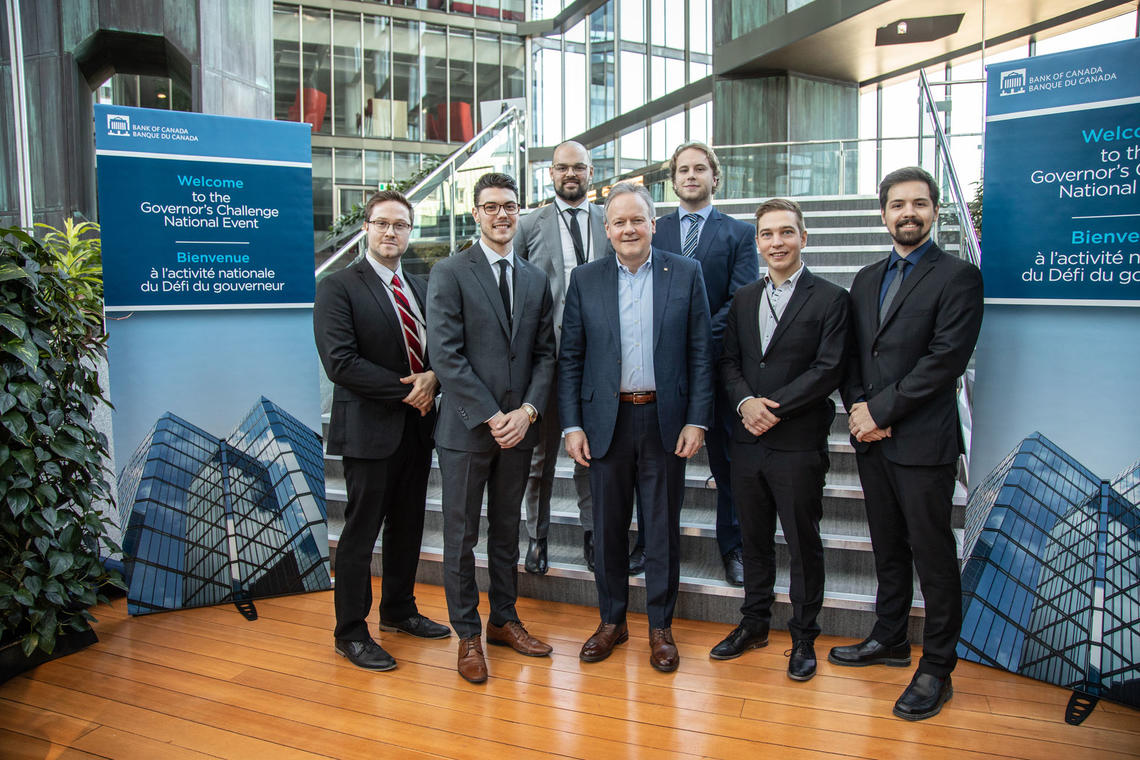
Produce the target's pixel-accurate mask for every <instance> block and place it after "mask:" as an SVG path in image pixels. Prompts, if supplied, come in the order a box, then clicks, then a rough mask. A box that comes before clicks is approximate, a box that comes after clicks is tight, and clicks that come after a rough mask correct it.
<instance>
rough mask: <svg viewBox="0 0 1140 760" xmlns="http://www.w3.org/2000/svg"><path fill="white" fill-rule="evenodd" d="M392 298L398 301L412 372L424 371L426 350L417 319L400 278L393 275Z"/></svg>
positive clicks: (397, 305)
mask: <svg viewBox="0 0 1140 760" xmlns="http://www.w3.org/2000/svg"><path fill="white" fill-rule="evenodd" d="M392 296H393V297H395V299H396V307H397V309H396V311H398V312H400V323H401V324H402V325H403V326H404V343H405V344H407V346H408V364H409V365H411V367H412V372H413V373H416V372H423V371H424V349H423V344H421V343H420V331H419V328H418V327H417V326H416V318H415V317H414V316H412V305H411V304H410V303H408V297H407V296H405V295H404V291H403V289H402V286H401V285H400V276H399V275H396V274H394V275H392Z"/></svg>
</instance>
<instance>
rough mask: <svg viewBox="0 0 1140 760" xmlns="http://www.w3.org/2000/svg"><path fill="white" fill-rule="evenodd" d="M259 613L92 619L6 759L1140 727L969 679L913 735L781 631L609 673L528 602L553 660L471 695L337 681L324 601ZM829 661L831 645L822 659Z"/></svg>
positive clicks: (448, 672)
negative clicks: (722, 658)
mask: <svg viewBox="0 0 1140 760" xmlns="http://www.w3.org/2000/svg"><path fill="white" fill-rule="evenodd" d="M375 590H376V593H377V594H378V593H379V584H378V583H377V585H376V589H375ZM419 603H420V609H421V611H422V612H424V613H425V614H427V615H428V616H429V617H432V618H434V619H436V620H440V621H446V618H447V615H446V611H445V604H444V599H443V591H442V589H441V588H438V587H433V586H421V587H419ZM257 608H258V611H259V613H260V618H259V619H258V620H257V621H256V622H252V623H250V622H246V621H245V620H244V619H243V618H242V617H241V616H240V615H239V614H238V613H237V611H236V610H234V609H233V608H232V607H211V608H205V609H197V610H189V611H185V612H173V613H166V614H158V615H150V616H146V617H139V618H130V617H128V616H127V614H126V603H125V601H124V600H119V601H117V602H115V603H114V604H112V605H110V606H109V607H100V608H98V609H97V610H95V612H96V614H97V616H98V618H99V623H98V624H97V626H96V629H97V631H98V634H99V639H100V641H99V643H98V644H96V645H95V646H93V647H91V648H90V649H87V650H85V651H83V652H80V653H78V654H75V655H72V656H70V657H66V658H63V659H60V660H56V661H55V662H51V663H48V664H46V665H42V666H40V667H39V668H37V669H36V670H34V671H31V672H29V673H27V674H25V676H24V677H19V678H15V679H13V680H11V681H9V682H8V683H6V684H4V685H2V686H0V757H3V758H5V759H7V758H25V757H28V758H76V757H113V758H147V759H148V760H149V759H151V758H183V757H186V758H189V757H223V758H274V759H276V758H312V757H335V758H364V759H366V760H388V759H389V758H404V757H412V758H415V757H447V758H495V760H516V759H517V758H518V759H525V758H547V757H574V758H605V759H606V760H609V759H610V758H624V757H635V758H636V757H653V758H693V757H710V758H712V757H715V758H729V759H731V760H745V759H748V760H751V758H826V757H876V758H898V759H899V760H904V759H907V760H909V759H911V758H922V759H923V760H926V759H927V758H942V757H983V756H985V757H1018V758H1047V759H1048V760H1053V759H1055V758H1062V760H1072V759H1074V758H1084V757H1087V758H1098V760H1104V759H1105V758H1109V757H1140V713H1138V712H1136V711H1134V710H1130V709H1128V708H1124V707H1120V706H1117V705H1113V704H1110V703H1103V702H1102V703H1101V704H1100V705H1099V706H1098V707H1097V709H1096V711H1095V712H1094V713H1093V715H1092V716H1090V717H1089V718H1088V720H1087V721H1086V722H1085V724H1084V725H1083V726H1079V727H1074V726H1069V725H1067V724H1066V723H1065V722H1064V720H1063V709H1064V706H1065V703H1066V702H1067V700H1068V692H1066V691H1064V690H1062V689H1058V688H1054V687H1051V686H1047V685H1045V684H1042V683H1040V682H1037V681H1032V680H1029V679H1025V678H1020V677H1018V676H1013V675H1009V674H1006V673H1002V672H1000V671H996V670H991V669H989V668H985V667H982V666H979V665H974V664H972V663H962V664H961V665H960V666H959V668H958V669H957V671H955V673H954V687H955V695H954V698H953V700H951V702H950V703H949V704H948V705H947V706H946V707H945V708H944V709H943V711H942V713H941V714H940V715H938V716H937V717H935V718H933V719H931V720H928V721H925V722H922V723H907V722H905V721H902V720H899V719H897V718H894V717H892V716H891V714H890V710H891V705H892V703H893V701H894V699H895V698H896V697H897V696H898V695H899V693H900V692H901V691H902V689H903V687H904V686H905V684H906V683H907V681H908V680H909V678H910V670H909V669H902V668H885V667H873V668H836V667H832V666H831V665H829V664H828V663H827V662H826V660H824V661H823V662H822V663H821V664H820V667H819V674H818V675H817V676H816V677H815V678H814V679H813V680H811V681H809V682H807V683H803V684H800V683H795V682H792V681H790V680H788V678H787V677H786V675H785V673H784V669H785V667H786V663H787V660H786V658H785V657H784V651H785V650H786V649H787V648H788V646H789V640H788V634H787V632H786V631H778V632H774V633H773V636H772V641H771V643H770V645H769V646H768V647H767V648H766V649H761V650H756V651H753V652H750V653H748V654H746V655H745V656H744V657H742V658H740V659H738V660H735V661H731V662H715V661H712V660H710V659H709V657H708V651H709V649H710V648H711V647H712V646H713V645H714V644H715V643H716V642H717V641H719V640H720V638H721V637H722V636H723V635H724V634H725V633H726V632H727V626H724V625H718V624H713V623H704V622H692V621H683V620H678V621H675V623H674V627H673V632H674V635H675V638H676V639H677V642H678V645H679V647H680V651H681V667H680V670H678V671H677V672H676V673H673V674H670V675H663V674H661V673H658V672H656V671H654V670H653V669H652V668H651V667H650V665H649V662H648V642H647V635H646V630H645V626H646V622H645V618H644V616H634V617H633V618H631V620H630V624H631V625H630V627H631V634H632V638H631V639H630V641H629V642H628V643H627V644H625V645H623V646H621V647H619V648H618V649H617V651H616V652H615V654H614V655H613V656H612V657H610V658H609V659H608V660H606V661H604V662H601V663H595V664H586V663H582V662H579V660H578V649H579V647H580V646H581V644H582V642H583V640H585V638H586V637H587V636H589V634H591V633H592V632H593V630H594V627H595V625H596V623H597V612H596V610H594V609H592V608H586V607H578V606H574V605H569V604H554V603H549V602H540V601H536V600H531V599H520V600H519V614H520V616H521V617H522V619H523V622H524V623H526V624H527V627H528V629H529V630H530V631H531V633H533V634H535V635H537V636H538V637H539V638H542V639H544V640H546V641H548V642H550V643H551V644H553V646H554V655H553V657H551V658H528V657H523V656H521V655H518V654H516V653H515V652H513V651H510V650H507V649H503V648H499V647H490V648H489V649H488V652H487V654H488V665H489V669H490V671H491V679H490V680H489V681H488V682H487V683H485V684H482V685H479V686H475V685H472V684H469V683H467V682H466V681H464V680H463V679H462V678H460V676H459V675H458V674H457V673H456V671H455V657H456V655H455V649H456V640H455V639H454V638H451V639H448V640H442V641H421V640H418V639H414V638H411V637H409V636H405V635H403V634H399V635H395V634H384V635H383V638H382V639H381V642H382V644H383V645H384V647H385V648H386V649H388V651H390V652H391V653H392V654H393V655H394V656H395V657H396V659H397V660H398V661H399V663H400V665H399V667H398V668H397V669H396V670H394V671H391V672H388V673H370V672H366V671H363V670H359V669H357V668H355V667H353V666H352V665H350V664H348V662H347V661H346V660H344V659H342V658H341V657H338V656H337V655H336V654H335V653H334V652H333V647H332V634H331V629H332V623H333V608H332V593H331V592H327V593H319V594H308V595H301V596H292V597H285V598H279V599H272V600H261V601H258V602H257ZM481 609H482V610H483V611H485V610H486V600H485V599H484V600H483V606H482V608H481ZM372 622H373V624H374V623H375V620H373V621H372ZM373 630H375V627H374V626H373ZM835 643H837V640H836V639H832V638H829V637H826V636H825V637H822V638H821V639H820V640H819V642H818V643H817V652H818V653H819V654H820V655H821V657H823V658H826V652H827V648H828V647H829V646H831V645H832V644H835ZM916 657H917V652H916Z"/></svg>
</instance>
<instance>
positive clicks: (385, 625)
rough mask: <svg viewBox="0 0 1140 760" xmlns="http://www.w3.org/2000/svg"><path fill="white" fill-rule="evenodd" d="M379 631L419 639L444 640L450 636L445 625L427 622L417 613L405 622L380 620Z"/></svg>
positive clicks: (448, 629)
mask: <svg viewBox="0 0 1140 760" xmlns="http://www.w3.org/2000/svg"><path fill="white" fill-rule="evenodd" d="M380 630H381V631H388V632H390V633H393V632H397V631H398V632H400V633H406V634H408V635H410V636H416V637H418V638H421V639H446V638H447V637H448V636H450V635H451V629H450V628H448V627H447V626H446V625H440V624H439V623H436V622H433V621H431V620H428V619H427V618H426V617H424V616H423V615H421V614H419V613H418V612H417V613H416V614H415V615H412V616H411V617H410V618H408V619H407V620H399V621H396V622H392V621H389V620H385V619H384V618H380Z"/></svg>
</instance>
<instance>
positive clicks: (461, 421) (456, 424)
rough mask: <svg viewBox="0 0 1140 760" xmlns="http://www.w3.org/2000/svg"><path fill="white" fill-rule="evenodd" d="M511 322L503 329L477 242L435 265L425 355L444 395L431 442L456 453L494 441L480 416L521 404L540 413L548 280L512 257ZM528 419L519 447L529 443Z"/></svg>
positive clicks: (534, 428)
mask: <svg viewBox="0 0 1140 760" xmlns="http://www.w3.org/2000/svg"><path fill="white" fill-rule="evenodd" d="M514 278H515V279H514V320H513V321H512V322H511V326H510V329H508V323H507V313H506V311H504V309H503V301H502V297H501V296H500V295H499V285H498V282H497V280H496V279H495V275H494V274H493V273H492V271H491V267H490V266H488V265H487V257H486V255H485V254H484V252H483V249H482V247H481V246H480V244H479V243H476V244H475V245H473V246H471V247H470V248H468V249H467V250H466V251H462V252H460V253H456V254H454V255H452V256H450V257H448V258H446V259H444V260H442V261H440V262H439V263H438V264H436V265H435V267H434V268H433V269H432V271H431V277H430V279H429V280H428V297H427V333H428V355H429V356H431V357H432V369H434V370H435V374H436V377H437V378H438V379H439V384H440V387H441V389H442V391H443V397H442V399H441V400H440V406H439V421H438V422H437V423H436V430H435V440H436V443H437V444H438V445H440V446H443V447H444V448H448V449H455V450H458V451H491V450H493V449H495V448H497V447H498V444H497V443H496V442H495V439H494V437H492V435H491V430H490V428H489V427H488V426H487V424H486V420H488V419H490V418H491V417H493V416H494V415H495V413H496V412H499V411H503V412H509V411H512V410H514V409H517V408H519V407H520V406H521V405H522V404H523V403H529V404H531V405H533V406H534V408H535V409H536V410H538V412H539V413H540V414H541V413H542V410H544V409H546V402H547V397H548V394H549V392H550V384H551V382H552V381H553V379H554V359H555V349H554V327H553V320H552V316H551V314H552V309H551V306H552V304H551V297H550V286H549V285H548V284H547V280H546V275H545V274H543V273H542V271H541V270H539V268H538V267H536V266H534V265H533V264H531V263H529V262H527V261H526V260H525V259H522V258H520V257H518V256H516V257H515V274H514ZM537 440H538V425H531V427H530V430H529V431H527V434H526V437H525V438H523V440H522V442H521V443H520V444H519V447H520V448H533V447H534V445H535V443H536V442H537Z"/></svg>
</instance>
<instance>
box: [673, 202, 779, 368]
mask: <svg viewBox="0 0 1140 760" xmlns="http://www.w3.org/2000/svg"><path fill="white" fill-rule="evenodd" d="M653 247H654V248H660V249H662V250H666V251H669V252H670V253H680V252H681V217H679V216H678V215H677V212H676V211H673V212H671V213H668V214H666V215H665V216H663V217H661V218H660V219H658V220H657V231H656V232H655V233H654V234H653ZM693 258H694V259H696V260H697V261H699V262H701V271H702V272H703V273H704V281H705V295H706V296H707V297H708V301H709V314H710V315H711V317H712V337H713V354H714V356H715V355H716V354H719V353H720V346H721V343H722V342H723V340H724V325H725V323H726V322H727V321H728V307H729V304H731V303H732V297H733V296H734V295H735V294H736V291H737V290H739V289H740V288H743V287H744V286H745V285H747V284H748V283H750V282H755V281H756V280H758V279H760V255H759V254H758V253H757V252H756V228H755V227H754V226H753V225H751V224H748V223H747V222H742V221H740V220H739V219H733V218H732V217H731V216H728V215H727V214H722V213H720V212H719V211H717V210H716V209H715V208H714V209H713V210H712V212H710V213H709V218H708V220H707V221H706V222H705V226H704V229H702V230H701V237H700V239H699V240H698V241H697V250H696V251H694V252H693Z"/></svg>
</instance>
